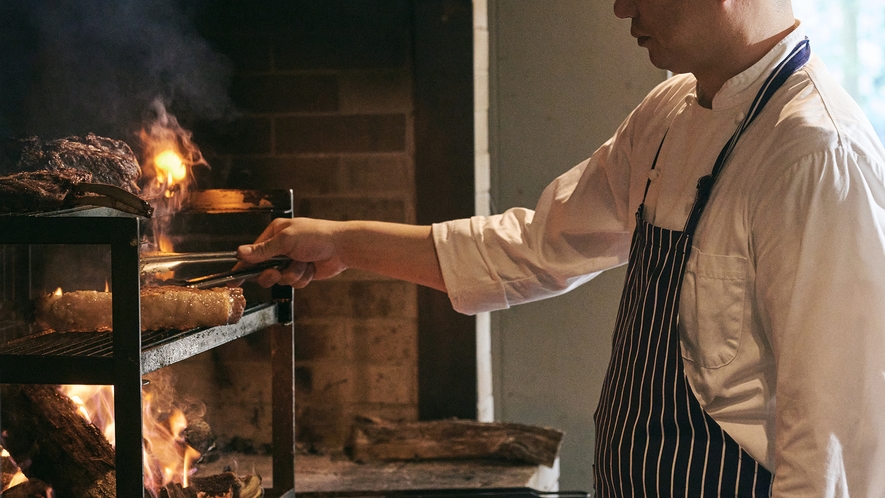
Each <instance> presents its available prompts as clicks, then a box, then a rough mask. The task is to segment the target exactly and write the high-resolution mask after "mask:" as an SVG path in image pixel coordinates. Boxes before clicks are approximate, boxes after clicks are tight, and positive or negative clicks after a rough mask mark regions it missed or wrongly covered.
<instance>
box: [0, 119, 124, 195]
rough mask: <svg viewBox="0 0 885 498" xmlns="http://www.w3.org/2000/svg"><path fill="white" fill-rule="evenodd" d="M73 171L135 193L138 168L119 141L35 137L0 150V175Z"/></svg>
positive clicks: (92, 136) (13, 141)
mask: <svg viewBox="0 0 885 498" xmlns="http://www.w3.org/2000/svg"><path fill="white" fill-rule="evenodd" d="M63 169H76V170H80V171H84V172H87V173H90V174H91V175H92V181H93V182H95V183H105V184H108V185H114V186H116V187H120V188H122V189H124V190H127V191H129V192H131V193H133V194H137V193H138V192H139V190H140V189H139V187H138V180H139V178H141V168H140V167H139V165H138V159H137V158H136V157H135V154H134V153H133V152H132V149H130V148H129V146H128V145H126V143H125V142H123V141H120V140H113V139H110V138H105V137H100V136H98V135H95V134H94V133H89V134H87V135H86V136H85V137H78V136H70V137H67V138H60V139H55V140H41V139H40V138H37V137H29V138H24V139H10V140H7V142H6V143H5V144H4V147H3V148H2V149H0V175H10V174H13V173H20V172H28V171H30V172H34V171H59V170H63Z"/></svg>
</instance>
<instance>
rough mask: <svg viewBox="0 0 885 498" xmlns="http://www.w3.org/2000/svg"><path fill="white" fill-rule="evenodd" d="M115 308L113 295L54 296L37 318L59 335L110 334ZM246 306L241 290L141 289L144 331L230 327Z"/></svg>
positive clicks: (41, 304)
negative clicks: (112, 310)
mask: <svg viewBox="0 0 885 498" xmlns="http://www.w3.org/2000/svg"><path fill="white" fill-rule="evenodd" d="M111 305H112V293H110V292H99V291H88V290H84V291H72V292H62V293H54V294H50V295H48V296H44V297H43V298H41V299H40V300H38V303H37V309H36V319H37V322H38V323H40V324H41V325H42V326H44V327H47V328H51V329H53V330H55V331H56V332H100V331H110V330H112V329H113V324H112V321H111V316H112V315H111ZM245 307H246V298H245V297H243V289H241V288H239V287H214V288H212V289H193V288H189V287H174V286H161V287H145V288H143V289H142V290H141V328H142V329H143V330H160V329H177V330H188V329H192V328H196V327H214V326H217V325H227V324H231V323H236V322H238V321H239V320H240V318H241V317H242V316H243V311H244V309H245Z"/></svg>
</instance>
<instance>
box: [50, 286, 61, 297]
mask: <svg viewBox="0 0 885 498" xmlns="http://www.w3.org/2000/svg"><path fill="white" fill-rule="evenodd" d="M52 294H53V295H55V296H61V295H62V294H64V292H63V291H62V290H61V287H59V288H58V289H55V292H53V293H52Z"/></svg>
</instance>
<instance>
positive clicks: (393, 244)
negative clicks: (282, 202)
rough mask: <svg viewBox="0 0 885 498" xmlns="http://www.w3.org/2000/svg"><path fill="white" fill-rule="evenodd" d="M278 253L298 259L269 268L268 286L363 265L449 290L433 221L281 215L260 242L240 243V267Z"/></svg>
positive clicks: (264, 277)
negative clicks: (428, 223)
mask: <svg viewBox="0 0 885 498" xmlns="http://www.w3.org/2000/svg"><path fill="white" fill-rule="evenodd" d="M274 256H286V257H289V258H291V259H292V263H291V264H289V265H288V266H287V267H286V268H283V269H270V270H265V271H264V272H263V273H262V274H261V275H259V276H258V278H257V279H256V280H257V282H258V283H259V284H260V285H262V286H265V287H270V286H271V285H274V284H281V285H291V286H292V287H296V288H302V287H304V286H305V285H307V284H309V283H310V282H311V281H312V280H322V279H324V278H329V277H334V276H335V275H338V274H339V273H341V272H342V271H344V270H346V269H348V268H357V269H360V270H365V271H369V272H372V273H377V274H379V275H385V276H388V277H392V278H397V279H400V280H405V281H407V282H413V283H416V284H420V285H424V286H427V287H431V288H434V289H437V290H441V291H443V292H445V290H446V286H445V282H443V277H442V271H441V270H440V268H439V260H438V259H437V257H436V247H435V246H434V244H433V235H432V231H431V227H429V226H418V225H407V224H402V223H386V222H380V221H328V220H316V219H310V218H278V219H276V220H274V221H273V222H272V223H271V224H270V225H268V227H267V228H266V229H265V230H264V232H263V233H262V234H261V235H260V236H259V237H258V238H257V239H256V240H255V242H254V243H252V244H247V245H243V246H240V247H239V249H238V250H237V257H238V258H239V259H240V263H237V267H246V266H248V265H250V264H255V263H260V262H262V261H266V260H268V259H270V258H272V257H274ZM237 267H235V268H237Z"/></svg>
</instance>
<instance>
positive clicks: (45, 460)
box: [0, 384, 116, 498]
mask: <svg viewBox="0 0 885 498" xmlns="http://www.w3.org/2000/svg"><path fill="white" fill-rule="evenodd" d="M0 397H2V399H3V403H2V404H0V417H2V419H3V423H4V431H3V434H4V446H5V447H6V449H7V450H8V451H9V453H10V455H12V458H13V459H15V461H16V462H19V464H20V465H21V467H22V472H23V473H24V474H25V475H26V476H27V477H28V478H29V479H39V480H41V481H43V482H45V483H50V484H51V485H52V487H53V489H54V490H55V492H56V496H58V498H65V497H77V498H80V497H83V498H93V497H95V498H105V497H110V496H114V493H115V487H116V471H115V466H114V449H113V447H111V444H110V443H109V442H108V440H107V439H105V437H104V435H103V434H102V433H101V432H100V431H99V430H98V429H96V428H95V426H94V425H92V424H90V423H88V422H87V421H86V420H84V419H83V418H82V417H80V415H78V414H77V408H76V406H75V405H74V403H73V402H72V401H71V399H70V398H68V397H66V396H64V395H62V394H61V393H59V392H58V389H56V388H55V387H54V386H49V385H43V384H30V385H15V384H3V385H2V386H0Z"/></svg>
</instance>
